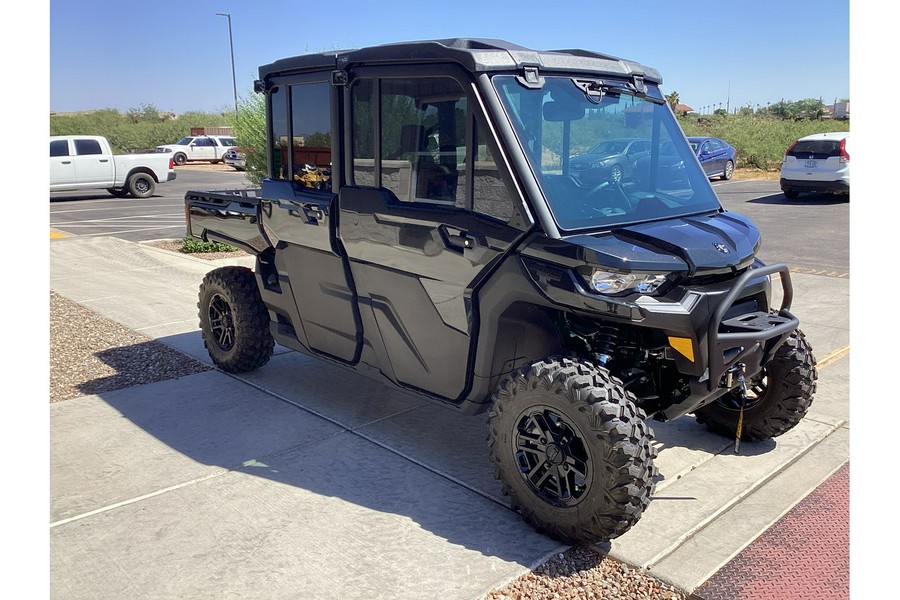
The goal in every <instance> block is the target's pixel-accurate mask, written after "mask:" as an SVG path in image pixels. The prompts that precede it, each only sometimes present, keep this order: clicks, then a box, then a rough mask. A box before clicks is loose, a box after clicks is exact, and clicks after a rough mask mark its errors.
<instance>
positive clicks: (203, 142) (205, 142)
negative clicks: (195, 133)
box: [194, 138, 216, 146]
mask: <svg viewBox="0 0 900 600" xmlns="http://www.w3.org/2000/svg"><path fill="white" fill-rule="evenodd" d="M194 145H195V146H215V145H216V144H215V142H213V141H212V140H211V139H209V138H197V139H195V140H194Z"/></svg>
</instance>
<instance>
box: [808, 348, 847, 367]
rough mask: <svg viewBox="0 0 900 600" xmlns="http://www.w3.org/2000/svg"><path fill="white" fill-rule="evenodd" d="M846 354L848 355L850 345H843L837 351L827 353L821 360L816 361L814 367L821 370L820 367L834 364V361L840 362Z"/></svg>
mask: <svg viewBox="0 0 900 600" xmlns="http://www.w3.org/2000/svg"><path fill="white" fill-rule="evenodd" d="M848 354H850V344H844V345H843V346H841V347H840V348H838V349H837V350H834V351H832V352H829V353H828V354H827V355H826V356H824V357H823V358H822V360H819V361H817V362H816V366H817V367H818V368H820V369H821V368H822V367H825V366H827V365H828V364H830V363H833V362H835V361H836V360H840V359H841V358H843V357H845V356H847V355H848Z"/></svg>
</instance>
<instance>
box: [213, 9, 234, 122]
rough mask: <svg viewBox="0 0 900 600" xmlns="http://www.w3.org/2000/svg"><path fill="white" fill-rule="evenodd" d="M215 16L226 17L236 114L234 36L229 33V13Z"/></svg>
mask: <svg viewBox="0 0 900 600" xmlns="http://www.w3.org/2000/svg"><path fill="white" fill-rule="evenodd" d="M216 16H217V17H225V18H227V19H228V46H229V47H230V48H231V87H232V89H233V90H234V114H235V116H237V111H238V104H237V78H236V77H235V75H234V38H233V37H232V35H231V15H230V14H229V13H216Z"/></svg>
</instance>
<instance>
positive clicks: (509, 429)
mask: <svg viewBox="0 0 900 600" xmlns="http://www.w3.org/2000/svg"><path fill="white" fill-rule="evenodd" d="M644 418H645V417H644V414H643V412H642V411H641V410H640V409H639V408H638V407H637V406H636V405H635V403H634V396H633V395H631V394H630V393H629V392H627V391H625V389H624V387H623V386H622V383H621V382H620V381H619V380H617V379H615V378H613V377H612V376H611V375H610V374H609V373H608V372H607V371H606V370H605V369H602V368H598V367H595V366H593V365H591V364H589V363H582V362H579V361H575V360H570V359H562V358H554V359H548V360H545V361H542V362H539V363H535V364H533V365H532V366H530V367H527V368H524V369H521V370H519V371H517V372H516V373H514V374H513V375H512V376H510V377H509V378H507V379H506V380H504V381H503V382H502V383H501V384H500V385H499V386H498V388H497V392H496V393H495V395H494V406H493V408H492V410H491V413H490V417H489V425H490V435H489V438H488V442H489V445H490V453H491V460H492V461H493V462H494V464H495V465H496V471H495V476H496V477H497V479H499V480H500V481H501V483H502V489H503V493H504V494H506V495H508V496H509V497H510V501H511V504H512V508H513V509H514V510H516V511H518V512H519V513H520V514H521V515H522V517H523V518H524V519H525V521H527V522H528V523H530V524H531V525H532V526H534V527H535V528H536V529H537V530H538V531H541V532H543V533H546V534H547V535H550V536H551V537H553V538H556V539H558V540H560V541H562V542H564V543H567V544H593V543H598V542H603V541H607V540H610V539H613V538H615V537H618V536H620V535H622V534H623V533H625V532H626V531H628V530H629V529H630V528H631V527H632V526H633V525H634V524H635V523H637V521H638V520H639V519H640V517H641V515H642V514H643V511H644V510H645V509H646V508H647V505H648V504H649V502H650V495H651V494H652V493H653V489H654V486H655V478H656V474H657V469H656V467H655V466H654V464H653V459H654V457H655V456H656V452H655V450H654V448H653V447H652V445H651V442H652V440H653V432H652V431H651V429H650V427H649V426H648V425H647V424H646V423H645V421H644Z"/></svg>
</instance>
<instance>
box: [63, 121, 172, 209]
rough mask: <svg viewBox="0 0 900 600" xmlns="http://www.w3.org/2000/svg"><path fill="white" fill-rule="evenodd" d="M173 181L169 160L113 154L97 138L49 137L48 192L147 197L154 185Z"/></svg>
mask: <svg viewBox="0 0 900 600" xmlns="http://www.w3.org/2000/svg"><path fill="white" fill-rule="evenodd" d="M174 179H175V165H174V164H172V159H171V157H168V156H160V155H159V154H154V153H150V154H113V151H112V148H111V147H110V144H109V140H107V139H106V138H105V137H101V136H99V135H57V136H50V191H51V192H64V191H72V190H84V189H93V188H102V189H106V190H107V191H108V192H109V193H110V194H112V195H113V196H116V197H117V198H123V197H125V196H128V195H131V196H134V197H135V198H149V197H150V196H152V195H153V193H154V192H155V191H156V184H157V183H165V182H167V181H172V180H174Z"/></svg>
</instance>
